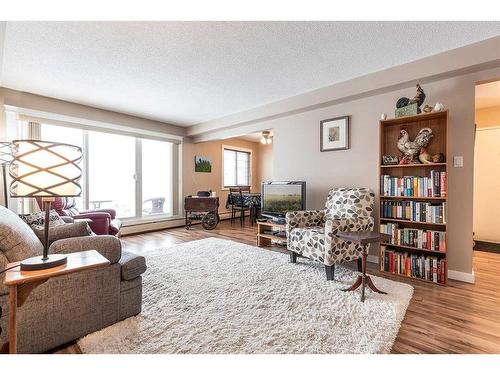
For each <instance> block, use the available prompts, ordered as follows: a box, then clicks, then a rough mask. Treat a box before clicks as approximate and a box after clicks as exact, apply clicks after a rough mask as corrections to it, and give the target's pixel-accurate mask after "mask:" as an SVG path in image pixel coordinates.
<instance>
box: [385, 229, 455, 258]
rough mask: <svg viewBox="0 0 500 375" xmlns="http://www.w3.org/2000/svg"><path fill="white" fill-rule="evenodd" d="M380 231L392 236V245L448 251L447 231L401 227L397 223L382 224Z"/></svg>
mask: <svg viewBox="0 0 500 375" xmlns="http://www.w3.org/2000/svg"><path fill="white" fill-rule="evenodd" d="M380 232H381V233H386V234H389V235H390V236H391V242H390V243H391V245H396V246H398V245H401V246H408V247H414V248H416V249H425V250H432V251H440V252H446V232H443V231H437V230H424V229H413V228H400V227H399V225H398V224H396V223H384V224H380Z"/></svg>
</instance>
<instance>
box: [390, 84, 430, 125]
mask: <svg viewBox="0 0 500 375" xmlns="http://www.w3.org/2000/svg"><path fill="white" fill-rule="evenodd" d="M424 100H425V92H424V90H423V89H422V87H420V85H419V84H418V83H417V93H416V94H415V96H414V97H413V98H412V99H410V98H406V97H403V98H399V100H398V101H397V103H396V108H397V109H396V117H401V116H407V115H412V114H418V113H421V112H422V111H421V110H420V106H421V105H422V104H424ZM405 107H408V108H405ZM415 107H416V113H413V112H414V111H415Z"/></svg>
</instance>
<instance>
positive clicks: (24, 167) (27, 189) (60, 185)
mask: <svg viewBox="0 0 500 375" xmlns="http://www.w3.org/2000/svg"><path fill="white" fill-rule="evenodd" d="M12 144H13V145H14V147H15V151H14V155H13V160H12V162H11V163H10V167H9V174H10V176H11V177H12V182H11V184H10V196H11V197H13V198H35V197H41V198H42V202H43V210H44V211H45V220H44V243H43V256H42V257H33V258H28V259H25V260H23V261H22V262H21V271H33V270H43V269H48V268H53V267H58V266H61V265H64V264H66V261H67V259H66V256H65V255H63V254H54V255H49V217H50V210H51V205H52V202H53V201H54V200H55V198H56V197H78V196H79V195H80V194H81V192H82V188H81V186H80V184H79V183H78V182H79V180H80V178H81V176H82V169H81V168H80V167H79V166H78V164H79V162H80V161H81V159H82V149H81V148H80V147H78V146H73V145H69V144H64V143H55V142H47V141H37V140H15V141H12Z"/></svg>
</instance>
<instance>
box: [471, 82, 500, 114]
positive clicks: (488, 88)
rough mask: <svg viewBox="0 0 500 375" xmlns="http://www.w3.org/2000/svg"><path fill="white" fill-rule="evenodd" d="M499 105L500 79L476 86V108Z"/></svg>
mask: <svg viewBox="0 0 500 375" xmlns="http://www.w3.org/2000/svg"><path fill="white" fill-rule="evenodd" d="M488 107H500V81H495V82H489V83H485V84H482V85H477V86H476V108H488Z"/></svg>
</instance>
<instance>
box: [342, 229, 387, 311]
mask: <svg viewBox="0 0 500 375" xmlns="http://www.w3.org/2000/svg"><path fill="white" fill-rule="evenodd" d="M337 237H338V238H341V239H343V240H345V241H350V242H354V243H357V244H360V245H362V246H363V254H362V258H361V275H359V276H358V277H357V279H356V281H355V282H354V284H352V286H351V287H349V288H347V289H344V292H352V291H354V290H356V289H358V288H359V287H360V286H361V302H365V286H366V285H368V288H370V289H371V290H373V291H374V292H377V293H380V294H387V293H386V292H382V291H381V290H379V289H377V287H376V286H375V285H374V284H373V281H372V280H371V278H370V276H367V275H366V258H367V256H368V247H369V245H370V244H371V243H377V242H389V241H390V239H391V236H390V235H389V234H385V233H379V232H370V231H360V232H339V233H337Z"/></svg>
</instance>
